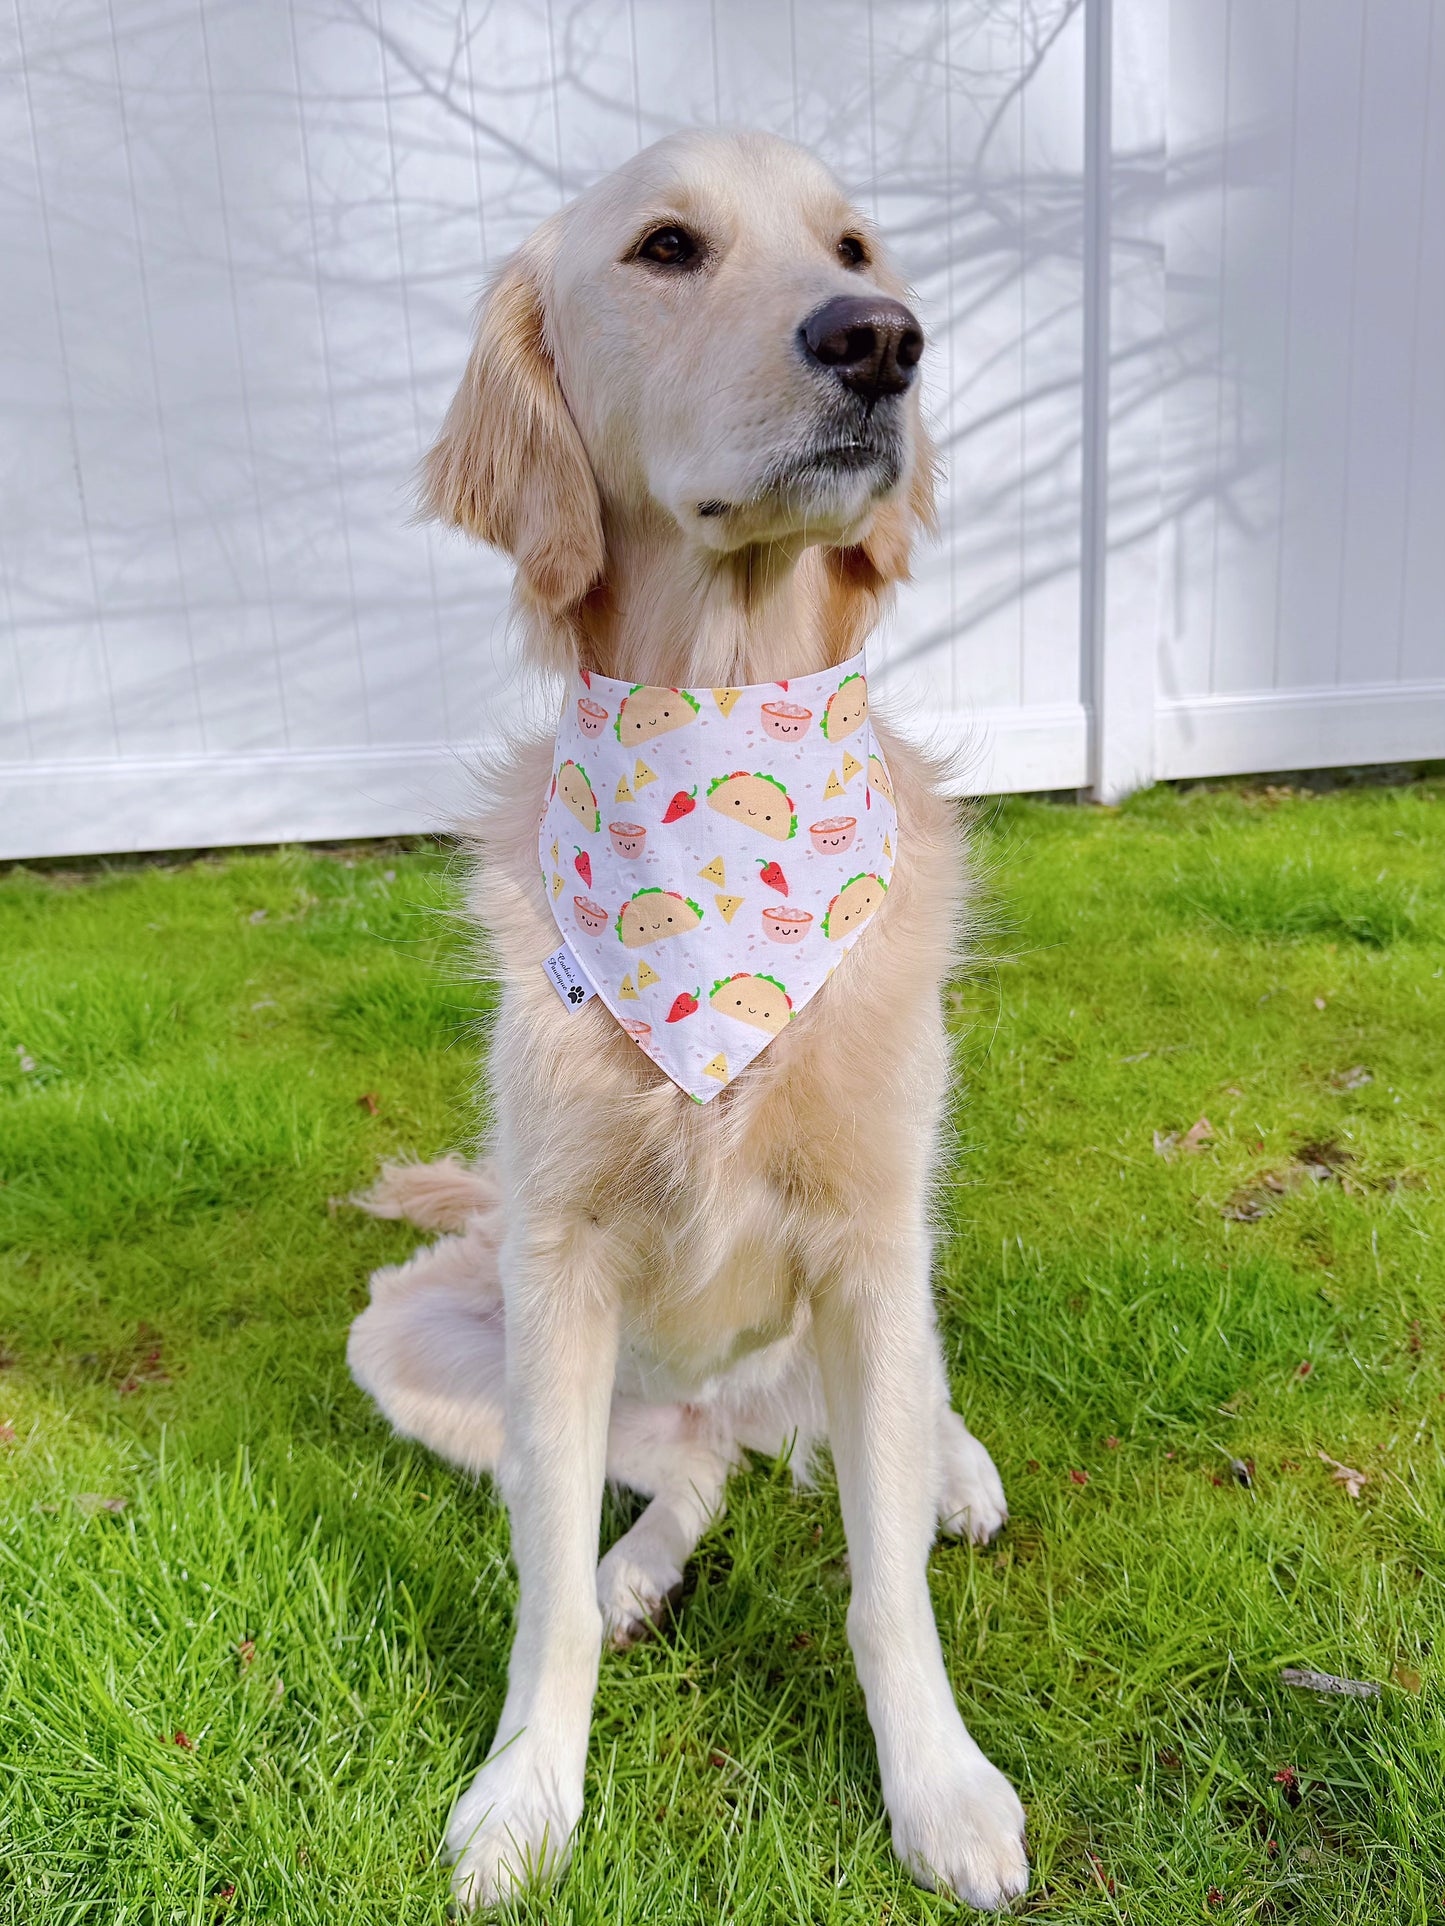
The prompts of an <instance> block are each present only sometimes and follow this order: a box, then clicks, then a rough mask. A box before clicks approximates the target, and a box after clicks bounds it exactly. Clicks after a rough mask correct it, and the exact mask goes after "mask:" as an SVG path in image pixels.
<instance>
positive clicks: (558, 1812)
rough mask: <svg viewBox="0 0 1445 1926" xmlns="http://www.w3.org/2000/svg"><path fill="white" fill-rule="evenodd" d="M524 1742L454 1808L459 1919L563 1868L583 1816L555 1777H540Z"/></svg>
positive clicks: (578, 1797) (451, 1853)
mask: <svg viewBox="0 0 1445 1926" xmlns="http://www.w3.org/2000/svg"><path fill="white" fill-rule="evenodd" d="M525 1746H526V1740H525V1738H522V1739H517V1740H514V1741H513V1743H512V1744H511V1746H509V1747H508V1749H507V1750H506V1751H505V1752H502V1753H499V1754H498V1756H497V1757H496V1758H495V1759H490V1760H488V1762H487V1764H486V1765H484V1766H483V1767H482V1769H481V1771H480V1772H479V1773H478V1774H477V1776H476V1778H475V1779H473V1780H472V1783H471V1784H470V1785H469V1786H468V1787H467V1789H466V1791H465V1792H464V1793H463V1794H462V1795H461V1797H460V1798H459V1799H458V1800H457V1802H456V1804H455V1805H454V1806H453V1807H452V1813H451V1817H450V1819H448V1821H447V1856H448V1858H449V1859H450V1860H451V1861H452V1898H453V1899H454V1900H455V1901H456V1904H457V1907H458V1909H459V1910H460V1911H462V1912H471V1911H473V1910H474V1909H476V1908H479V1907H482V1906H497V1905H504V1904H506V1903H507V1901H509V1900H512V1899H515V1898H517V1897H518V1896H519V1895H520V1894H521V1893H522V1892H523V1891H524V1890H525V1889H526V1888H527V1887H529V1886H537V1885H541V1884H543V1883H545V1882H546V1881H547V1880H549V1879H552V1878H554V1877H555V1876H556V1875H557V1874H558V1873H560V1872H561V1871H562V1870H563V1868H564V1867H565V1866H566V1864H567V1859H568V1856H569V1854H570V1852H571V1841H572V1828H573V1827H574V1826H575V1825H576V1823H577V1821H578V1819H579V1818H580V1817H581V1813H582V1794H581V1788H580V1786H579V1787H578V1789H577V1792H576V1794H575V1796H574V1795H572V1794H571V1793H570V1792H569V1791H568V1790H567V1789H565V1788H564V1787H562V1786H561V1785H560V1784H559V1783H558V1782H557V1778H556V1775H555V1774H552V1773H547V1772H545V1771H541V1770H539V1769H538V1767H537V1764H536V1762H535V1760H534V1759H532V1758H530V1757H529V1756H528V1754H527V1752H526V1751H525V1749H524V1748H525Z"/></svg>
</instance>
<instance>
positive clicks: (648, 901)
mask: <svg viewBox="0 0 1445 1926" xmlns="http://www.w3.org/2000/svg"><path fill="white" fill-rule="evenodd" d="M701 921H702V911H701V910H700V909H699V908H698V906H697V904H696V903H694V902H693V900H692V898H691V897H690V896H679V895H678V894H677V892H676V891H675V890H670V889H656V888H653V889H640V890H638V892H637V894H636V895H635V896H633V897H631V898H629V900H628V901H627V902H625V903H624V904H623V905H622V910H621V913H620V914H619V916H618V918H617V934H618V936H619V937H620V938H621V940H622V942H623V943H625V944H626V946H627V948H628V949H629V950H640V949H641V948H642V946H643V945H644V944H645V943H662V942H665V941H666V939H667V938H668V937H669V936H681V935H682V933H683V931H684V930H695V929H696V928H697V926H698V924H699V923H700V922H701Z"/></svg>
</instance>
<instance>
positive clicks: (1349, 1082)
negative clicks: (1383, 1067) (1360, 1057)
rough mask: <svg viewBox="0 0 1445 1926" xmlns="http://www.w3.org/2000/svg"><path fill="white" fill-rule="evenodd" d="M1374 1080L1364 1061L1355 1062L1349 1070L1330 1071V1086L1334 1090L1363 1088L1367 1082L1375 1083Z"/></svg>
mask: <svg viewBox="0 0 1445 1926" xmlns="http://www.w3.org/2000/svg"><path fill="white" fill-rule="evenodd" d="M1374 1081H1375V1079H1374V1077H1373V1076H1372V1075H1371V1074H1370V1072H1369V1071H1368V1070H1367V1069H1366V1068H1365V1066H1364V1064H1362V1063H1357V1064H1355V1065H1354V1066H1353V1067H1352V1068H1351V1069H1349V1070H1332V1071H1331V1072H1330V1088H1331V1089H1332V1090H1363V1089H1364V1087H1365V1085H1366V1084H1367V1083H1373V1082H1374Z"/></svg>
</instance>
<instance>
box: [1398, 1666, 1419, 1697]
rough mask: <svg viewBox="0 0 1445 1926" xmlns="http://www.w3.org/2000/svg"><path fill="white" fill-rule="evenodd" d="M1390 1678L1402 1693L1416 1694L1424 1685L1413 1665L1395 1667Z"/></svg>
mask: <svg viewBox="0 0 1445 1926" xmlns="http://www.w3.org/2000/svg"><path fill="white" fill-rule="evenodd" d="M1390 1676H1391V1677H1392V1678H1393V1679H1394V1681H1395V1683H1396V1685H1398V1686H1399V1687H1400V1689H1401V1690H1402V1691H1404V1692H1418V1691H1419V1690H1420V1688H1421V1686H1422V1685H1423V1684H1424V1680H1423V1679H1422V1678H1421V1676H1420V1674H1419V1673H1418V1672H1417V1671H1416V1670H1415V1668H1414V1666H1413V1665H1397V1666H1396V1667H1395V1669H1394V1671H1393V1672H1392V1673H1391V1674H1390Z"/></svg>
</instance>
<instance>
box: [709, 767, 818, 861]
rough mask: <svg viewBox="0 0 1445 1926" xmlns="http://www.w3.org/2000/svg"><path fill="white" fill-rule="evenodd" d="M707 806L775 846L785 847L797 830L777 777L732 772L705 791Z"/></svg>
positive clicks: (789, 802) (789, 805)
mask: <svg viewBox="0 0 1445 1926" xmlns="http://www.w3.org/2000/svg"><path fill="white" fill-rule="evenodd" d="M707 806H708V808H709V809H715V810H716V811H717V812H718V814H719V815H720V816H726V817H727V818H728V819H729V820H730V821H734V822H740V823H741V824H742V825H743V827H744V828H745V829H755V830H757V832H758V834H759V835H760V836H771V837H772V839H773V841H774V842H777V843H785V842H786V841H787V840H788V838H789V837H790V836H791V835H793V834H794V832H795V831H796V830H797V827H798V819H797V817H796V816H795V815H794V814H793V803H792V798H791V797H790V796H789V794H788V792H787V790H786V789H784V787H783V785H782V784H781V783H780V782H779V781H778V779H777V777H776V776H765V775H763V774H762V772H761V771H759V772H758V773H757V774H755V775H749V774H748V772H747V770H746V769H735V770H734V771H733V773H732V774H731V775H730V776H714V777H713V779H712V781H711V782H710V783H709V784H708V787H707Z"/></svg>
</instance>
